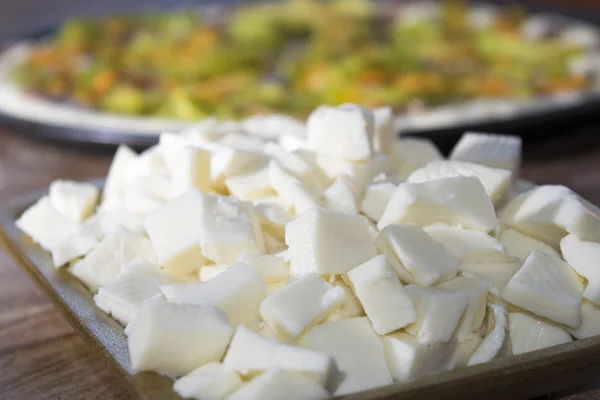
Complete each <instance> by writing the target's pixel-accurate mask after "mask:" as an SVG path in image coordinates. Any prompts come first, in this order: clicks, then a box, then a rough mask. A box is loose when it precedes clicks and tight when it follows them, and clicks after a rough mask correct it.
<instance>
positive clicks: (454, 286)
mask: <svg viewBox="0 0 600 400" xmlns="http://www.w3.org/2000/svg"><path fill="white" fill-rule="evenodd" d="M438 288H440V289H446V290H451V291H453V292H457V293H460V294H463V295H465V296H467V298H468V302H467V308H466V309H465V312H464V313H463V316H462V318H461V320H460V322H459V324H458V328H457V329H456V331H455V333H454V334H455V335H456V337H457V339H458V341H459V342H460V343H463V342H465V341H467V340H469V339H470V338H472V337H473V336H474V335H476V332H478V331H479V330H480V329H481V326H482V325H483V320H484V319H485V311H486V306H487V298H488V291H489V284H488V283H487V282H485V281H482V280H478V279H468V278H463V277H458V278H454V279H452V280H451V281H448V282H443V283H441V284H440V285H438Z"/></svg>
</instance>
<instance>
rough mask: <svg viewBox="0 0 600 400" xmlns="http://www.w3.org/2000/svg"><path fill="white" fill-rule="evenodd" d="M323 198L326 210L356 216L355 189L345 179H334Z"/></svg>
mask: <svg viewBox="0 0 600 400" xmlns="http://www.w3.org/2000/svg"><path fill="white" fill-rule="evenodd" d="M323 196H324V198H325V207H327V208H328V209H330V210H333V211H341V212H346V213H354V214H358V205H357V196H356V188H354V186H353V185H352V183H350V182H349V181H348V180H347V179H343V178H338V179H336V180H335V181H334V182H333V184H332V185H331V186H329V187H328V188H327V189H326V190H325V192H324V193H323Z"/></svg>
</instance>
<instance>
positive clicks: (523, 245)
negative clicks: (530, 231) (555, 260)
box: [500, 228, 560, 260]
mask: <svg viewBox="0 0 600 400" xmlns="http://www.w3.org/2000/svg"><path fill="white" fill-rule="evenodd" d="M500 243H502V244H503V245H504V246H505V247H506V251H507V252H509V253H510V254H512V255H513V256H516V257H519V258H520V259H521V260H525V259H526V258H527V256H528V255H529V253H531V252H532V251H533V250H539V251H543V252H544V253H547V254H550V255H551V256H554V257H560V254H558V252H557V251H556V250H554V249H553V248H552V247H550V246H549V245H547V244H546V243H544V242H542V241H540V240H537V239H534V238H532V237H530V236H527V235H524V234H522V233H521V232H519V231H516V230H514V229H511V228H508V229H503V230H502V233H501V234H500Z"/></svg>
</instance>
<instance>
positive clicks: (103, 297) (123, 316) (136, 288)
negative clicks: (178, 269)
mask: <svg viewBox="0 0 600 400" xmlns="http://www.w3.org/2000/svg"><path fill="white" fill-rule="evenodd" d="M181 280H182V279H181V278H178V277H175V276H173V275H168V274H166V273H165V272H164V271H163V270H161V269H160V268H159V267H157V266H156V265H154V264H152V263H149V262H147V261H144V262H134V263H132V264H130V265H129V266H128V267H127V269H126V270H125V271H123V272H122V273H121V274H119V275H118V276H117V277H116V278H115V279H113V280H112V281H110V282H108V283H107V284H106V285H104V286H102V287H101V288H100V289H99V290H98V293H97V294H96V295H95V296H94V302H95V303H96V306H98V308H100V309H101V310H102V311H104V312H105V313H107V314H110V315H112V316H113V318H114V319H116V320H117V321H119V322H120V323H121V324H122V325H124V326H125V325H127V324H129V323H130V322H131V321H132V320H133V318H134V317H135V315H136V314H137V313H138V310H139V307H140V304H141V303H142V302H143V301H144V300H147V299H149V298H151V297H153V296H155V295H156V294H159V293H161V291H160V289H159V287H160V286H161V285H168V284H176V283H178V282H181Z"/></svg>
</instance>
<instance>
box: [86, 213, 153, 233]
mask: <svg viewBox="0 0 600 400" xmlns="http://www.w3.org/2000/svg"><path fill="white" fill-rule="evenodd" d="M96 216H97V218H98V224H99V225H100V228H101V230H102V231H103V232H104V234H105V235H106V234H109V233H114V232H117V231H120V230H122V229H127V230H130V231H132V232H137V233H141V234H143V233H144V232H145V229H144V219H145V218H144V216H143V215H142V214H139V213H135V212H133V211H131V210H128V209H127V208H125V207H123V206H116V207H112V208H110V209H108V210H102V211H100V212H99V213H98V214H96Z"/></svg>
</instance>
